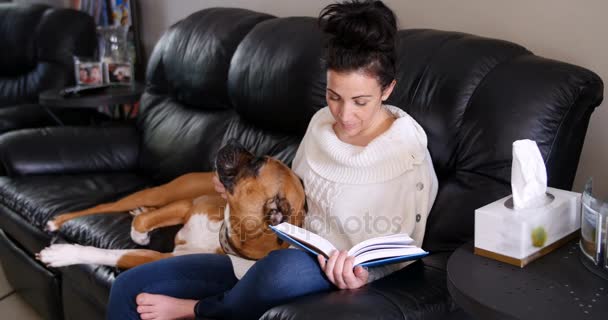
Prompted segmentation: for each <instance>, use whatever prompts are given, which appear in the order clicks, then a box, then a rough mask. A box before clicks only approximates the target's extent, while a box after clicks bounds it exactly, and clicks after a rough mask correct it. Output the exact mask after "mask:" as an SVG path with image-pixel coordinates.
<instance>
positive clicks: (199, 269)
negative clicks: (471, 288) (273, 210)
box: [108, 1, 437, 319]
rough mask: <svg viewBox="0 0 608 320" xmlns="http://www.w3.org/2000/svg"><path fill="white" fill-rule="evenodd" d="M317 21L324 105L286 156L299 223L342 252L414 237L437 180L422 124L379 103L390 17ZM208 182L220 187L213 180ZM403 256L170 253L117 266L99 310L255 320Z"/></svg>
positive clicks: (354, 284) (375, 4)
mask: <svg viewBox="0 0 608 320" xmlns="http://www.w3.org/2000/svg"><path fill="white" fill-rule="evenodd" d="M320 23H321V26H322V28H323V30H324V31H325V32H327V33H329V34H330V35H332V36H333V37H331V39H330V40H329V44H328V48H327V57H326V58H327V59H326V60H327V69H328V71H327V104H328V107H326V108H324V109H321V110H320V111H318V112H317V113H316V114H315V115H314V117H313V118H312V120H311V122H310V124H309V127H308V130H307V132H306V134H305V136H304V139H303V141H302V143H301V144H300V147H299V149H298V151H297V153H296V156H295V159H294V161H293V169H294V171H295V172H296V174H297V175H298V176H300V177H301V178H302V179H303V181H304V185H305V190H306V194H307V200H308V205H309V210H308V215H307V217H306V221H305V228H307V229H309V230H311V231H313V232H315V233H317V234H320V235H321V236H323V237H325V238H326V239H328V240H330V241H331V242H332V243H334V244H335V245H336V246H337V247H338V248H341V249H343V250H344V249H348V248H350V247H351V246H352V245H353V244H356V243H358V242H360V241H363V240H365V239H369V238H372V237H377V236H381V235H387V234H393V233H401V232H405V233H408V234H410V236H411V237H412V238H413V239H414V240H415V242H416V244H417V245H421V244H422V239H423V237H424V230H425V225H426V217H427V215H428V212H429V211H430V209H431V206H432V204H433V202H434V200H435V196H436V194H437V178H436V176H435V172H434V171H433V166H432V162H431V158H430V155H429V153H428V151H427V148H426V143H427V140H426V135H425V133H424V131H423V130H422V128H421V127H420V126H419V125H418V124H417V123H416V121H414V120H413V119H412V118H411V117H410V116H409V115H407V114H406V113H405V112H403V111H402V110H400V109H399V108H396V107H393V106H388V105H384V104H383V101H385V100H386V99H387V98H388V97H389V96H390V94H391V92H392V91H393V88H394V87H395V80H394V79H395V35H396V32H397V26H396V19H395V16H394V14H393V12H392V11H391V10H390V9H389V8H387V7H386V6H385V5H384V4H383V3H382V2H381V1H349V2H346V3H341V4H334V5H330V6H328V7H326V8H325V9H324V10H323V11H322V12H321V15H320ZM216 189H218V192H220V193H223V192H225V191H224V189H223V187H222V186H221V184H220V183H219V181H216ZM353 222H354V223H355V224H356V225H353ZM353 227H354V228H353ZM406 264H407V263H402V264H393V265H386V266H380V267H375V268H371V269H370V270H366V269H364V268H362V267H360V266H358V267H356V268H353V258H352V257H347V255H346V251H340V252H334V253H333V255H332V256H331V257H330V258H329V259H327V260H326V259H324V258H323V257H321V256H318V257H316V258H315V257H313V256H311V255H309V254H308V253H306V252H304V251H300V250H296V249H285V250H277V251H274V252H271V253H270V254H269V255H268V256H267V257H265V258H263V259H261V260H259V261H257V262H255V263H250V262H249V261H246V260H243V259H239V258H238V257H234V256H225V255H215V254H203V255H187V256H181V257H175V258H170V259H165V260H161V261H158V262H154V263H149V264H146V265H142V266H140V267H137V268H134V269H132V270H129V271H126V272H124V273H122V274H121V275H120V276H119V277H118V278H117V279H116V281H115V282H114V284H113V287H112V292H111V296H110V303H109V307H108V312H109V313H108V318H109V319H119V318H120V319H125V318H129V319H137V318H139V317H141V319H177V318H188V317H190V318H192V317H194V316H195V315H196V316H200V317H208V318H228V319H258V318H259V317H260V316H261V315H262V314H263V312H264V311H266V310H267V309H269V308H270V307H272V306H275V305H279V304H282V303H286V302H288V301H290V300H292V299H294V298H296V297H299V296H302V295H306V294H311V293H315V292H321V291H330V290H335V289H355V288H359V287H361V286H364V285H365V284H367V283H369V282H372V281H374V280H377V279H379V278H381V277H384V276H386V275H388V274H390V273H392V272H394V271H396V270H398V269H400V268H402V267H404V266H405V265H406ZM193 299H200V300H193Z"/></svg>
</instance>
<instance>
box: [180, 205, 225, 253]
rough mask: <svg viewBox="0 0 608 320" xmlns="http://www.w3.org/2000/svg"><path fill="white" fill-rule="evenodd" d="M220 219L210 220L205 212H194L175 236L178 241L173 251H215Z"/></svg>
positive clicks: (218, 242) (218, 244) (217, 244)
mask: <svg viewBox="0 0 608 320" xmlns="http://www.w3.org/2000/svg"><path fill="white" fill-rule="evenodd" d="M221 225H222V221H212V220H210V219H209V218H208V217H207V215H206V214H195V215H192V216H191V217H190V219H188V221H187V222H186V224H184V226H183V227H182V229H181V230H179V232H178V233H177V235H176V236H175V239H176V240H177V241H176V243H179V244H178V245H176V246H175V249H174V250H173V253H175V254H188V253H195V252H196V253H199V252H200V253H215V251H216V250H217V248H219V247H220V241H219V231H220V227H221Z"/></svg>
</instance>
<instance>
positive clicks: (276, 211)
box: [264, 195, 292, 226]
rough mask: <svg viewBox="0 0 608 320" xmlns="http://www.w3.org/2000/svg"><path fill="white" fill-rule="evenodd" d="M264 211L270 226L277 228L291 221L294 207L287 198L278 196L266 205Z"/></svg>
mask: <svg viewBox="0 0 608 320" xmlns="http://www.w3.org/2000/svg"><path fill="white" fill-rule="evenodd" d="M264 210H265V211H266V219H267V221H268V224H270V225H273V226H276V225H278V224H279V223H281V222H285V221H287V220H288V219H289V216H290V215H291V210H292V207H291V204H290V203H289V201H288V200H287V199H286V198H285V197H283V196H281V195H276V196H275V197H274V198H272V199H270V200H269V201H268V202H267V203H266V205H265V208H264Z"/></svg>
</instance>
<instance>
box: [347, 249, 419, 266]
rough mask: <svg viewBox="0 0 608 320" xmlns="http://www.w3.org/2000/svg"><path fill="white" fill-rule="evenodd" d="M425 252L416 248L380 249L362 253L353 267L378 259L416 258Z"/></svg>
mask: <svg viewBox="0 0 608 320" xmlns="http://www.w3.org/2000/svg"><path fill="white" fill-rule="evenodd" d="M425 253H426V251H424V250H422V249H420V248H418V247H410V248H391V249H380V250H373V251H367V252H364V253H362V254H360V255H358V256H356V257H355V262H354V263H353V266H356V265H358V264H361V263H364V262H366V261H371V260H376V259H380V258H389V257H398V256H404V257H405V256H418V255H423V254H425Z"/></svg>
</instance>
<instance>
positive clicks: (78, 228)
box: [0, 173, 149, 253]
mask: <svg viewBox="0 0 608 320" xmlns="http://www.w3.org/2000/svg"><path fill="white" fill-rule="evenodd" d="M148 183H149V181H148V179H145V178H143V177H138V176H137V175H134V174H129V173H116V174H100V175H62V176H25V177H19V178H13V179H11V178H8V177H0V209H1V210H0V215H1V216H2V217H1V218H0V228H2V229H3V230H4V231H5V232H7V233H8V234H9V235H10V236H11V237H12V238H14V239H16V240H17V241H18V242H19V243H22V244H24V246H25V249H26V250H28V251H29V252H30V253H35V252H38V251H39V250H40V249H41V248H42V247H44V246H46V245H48V243H49V241H50V239H51V236H52V235H51V234H48V235H47V237H44V235H45V232H44V231H43V230H44V228H45V225H46V222H47V221H48V220H49V219H50V218H52V217H53V216H55V215H56V214H60V213H65V212H68V211H73V210H79V209H84V208H87V207H91V206H93V205H96V204H99V203H101V202H107V201H111V200H114V199H116V198H118V197H120V196H124V195H125V194H127V193H131V192H133V191H134V190H137V189H140V188H142V187H143V186H145V185H147V184H148ZM130 219H131V218H130V216H129V215H128V214H100V215H95V216H88V217H82V218H78V219H74V220H72V221H68V222H67V223H66V224H64V226H63V227H62V228H61V229H60V231H59V234H60V235H61V236H63V237H65V238H66V239H67V240H69V241H71V242H77V243H81V244H84V245H95V246H101V247H134V246H135V244H134V243H132V242H131V241H130V238H129V231H130ZM23 224H26V225H27V226H28V228H25V227H24V226H23ZM125 232H126V235H124V234H125ZM41 235H42V236H41ZM32 237H36V239H37V240H36V241H32Z"/></svg>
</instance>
